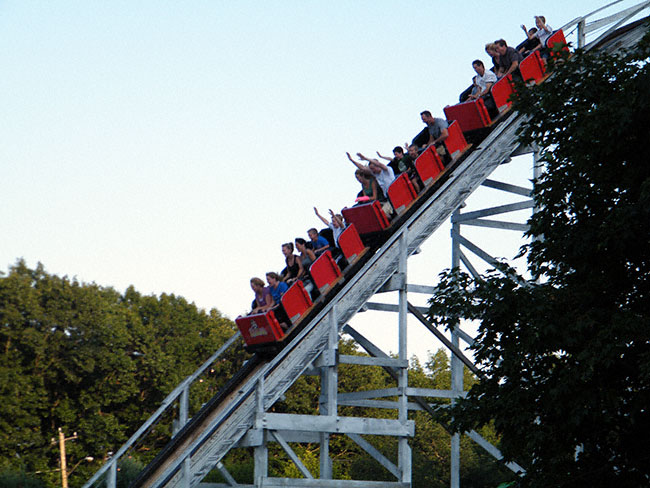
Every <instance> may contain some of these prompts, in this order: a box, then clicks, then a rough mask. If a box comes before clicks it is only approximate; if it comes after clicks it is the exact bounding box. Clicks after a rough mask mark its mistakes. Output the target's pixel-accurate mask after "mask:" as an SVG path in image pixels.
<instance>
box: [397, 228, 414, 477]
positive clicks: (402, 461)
mask: <svg viewBox="0 0 650 488" xmlns="http://www.w3.org/2000/svg"><path fill="white" fill-rule="evenodd" d="M407 237H408V230H405V231H404V232H403V233H402V236H401V238H400V252H399V268H398V270H399V273H400V274H401V276H402V277H403V280H402V284H401V287H400V290H399V304H398V307H399V359H400V360H402V361H408V355H407V349H406V346H407V340H406V339H407V335H406V333H407V327H406V322H407V318H408V297H407V295H406V286H407V279H406V277H407V260H408V248H407V242H408V241H407ZM397 388H398V390H399V392H400V395H399V398H398V402H399V412H398V419H399V421H400V422H403V423H406V422H407V421H408V397H407V396H406V389H407V388H408V366H405V367H402V368H401V370H400V374H399V381H398V384H397ZM398 458H399V470H400V473H401V475H402V478H401V480H400V481H401V482H403V483H411V471H412V466H411V446H409V443H408V438H407V437H400V438H399V441H398Z"/></svg>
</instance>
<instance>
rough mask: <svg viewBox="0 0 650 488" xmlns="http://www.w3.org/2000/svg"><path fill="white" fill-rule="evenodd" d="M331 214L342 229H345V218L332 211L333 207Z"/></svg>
mask: <svg viewBox="0 0 650 488" xmlns="http://www.w3.org/2000/svg"><path fill="white" fill-rule="evenodd" d="M330 215H331V216H332V221H333V222H336V223H337V224H338V226H339V227H340V228H341V229H345V222H343V219H342V218H341V217H339V216H338V215H336V214H335V213H334V212H332V209H331V208H330Z"/></svg>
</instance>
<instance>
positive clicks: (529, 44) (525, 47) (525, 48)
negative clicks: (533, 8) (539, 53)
mask: <svg viewBox="0 0 650 488" xmlns="http://www.w3.org/2000/svg"><path fill="white" fill-rule="evenodd" d="M522 27H524V28H525V27H526V26H524V25H522ZM524 32H526V36H527V38H526V40H525V41H523V42H521V43H520V44H519V45H518V46H517V47H516V48H515V49H516V50H517V51H519V53H520V54H521V55H522V56H523V57H524V58H525V57H526V56H528V55H529V54H530V53H531V52H533V51H534V50H535V49H537V48H538V47H539V46H540V42H539V37H537V36H536V35H535V33H536V32H537V28H536V27H533V28H532V29H530V30H529V31H524Z"/></svg>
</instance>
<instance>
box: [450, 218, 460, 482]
mask: <svg viewBox="0 0 650 488" xmlns="http://www.w3.org/2000/svg"><path fill="white" fill-rule="evenodd" d="M457 217H460V209H457V210H456V211H455V212H454V215H453V217H452V222H454V223H453V224H452V229H451V267H452V268H458V267H459V266H460V242H459V240H458V239H457V237H456V236H459V235H460V224H459V223H458V222H457V220H458V219H457ZM451 343H452V344H453V345H454V346H456V347H458V346H459V345H460V341H459V340H458V331H457V330H456V328H454V329H452V331H451ZM451 390H452V392H453V394H454V396H456V395H459V394H460V393H461V392H462V391H463V363H462V362H461V361H460V359H458V357H456V355H454V354H452V355H451ZM453 403H454V400H453V399H452V404H453ZM450 486H451V488H460V434H453V435H452V436H451V474H450Z"/></svg>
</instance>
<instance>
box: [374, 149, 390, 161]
mask: <svg viewBox="0 0 650 488" xmlns="http://www.w3.org/2000/svg"><path fill="white" fill-rule="evenodd" d="M377 156H379V157H380V158H381V159H385V160H386V161H392V160H393V158H387V157H386V156H382V155H381V154H379V151H377Z"/></svg>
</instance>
